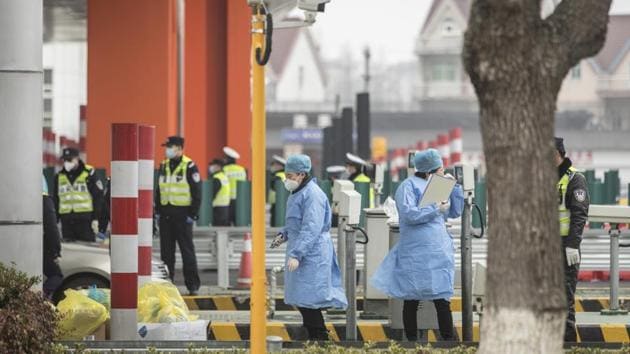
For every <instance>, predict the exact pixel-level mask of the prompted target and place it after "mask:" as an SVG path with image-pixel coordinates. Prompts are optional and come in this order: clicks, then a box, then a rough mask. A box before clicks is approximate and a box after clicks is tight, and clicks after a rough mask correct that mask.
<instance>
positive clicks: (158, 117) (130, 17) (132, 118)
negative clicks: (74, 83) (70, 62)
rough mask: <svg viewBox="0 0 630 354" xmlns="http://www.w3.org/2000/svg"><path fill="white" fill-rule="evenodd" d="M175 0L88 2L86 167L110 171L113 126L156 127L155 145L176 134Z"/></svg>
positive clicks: (158, 153)
mask: <svg viewBox="0 0 630 354" xmlns="http://www.w3.org/2000/svg"><path fill="white" fill-rule="evenodd" d="M175 5H176V4H175V0H134V1H129V0H90V2H89V6H88V19H87V25H88V105H87V106H88V108H87V109H88V112H87V114H88V116H89V117H90V124H89V125H88V137H89V138H88V142H87V150H88V156H89V158H90V163H91V164H93V165H95V166H97V167H107V168H109V162H110V159H111V148H110V142H111V136H110V131H111V123H114V122H121V123H122V122H124V123H148V124H153V125H155V126H156V149H159V150H157V154H156V157H157V160H158V161H159V160H160V159H161V158H162V156H163V154H162V153H161V150H162V148H161V147H160V146H159V144H160V143H161V142H163V140H164V138H165V137H166V136H168V135H173V134H175V133H176V129H177V111H176V110H177V91H176V89H177V81H176V80H177V76H176V75H177V70H176V68H177V67H176V63H177V61H176V60H177V55H176V54H177V51H176V26H175V24H176V7H175Z"/></svg>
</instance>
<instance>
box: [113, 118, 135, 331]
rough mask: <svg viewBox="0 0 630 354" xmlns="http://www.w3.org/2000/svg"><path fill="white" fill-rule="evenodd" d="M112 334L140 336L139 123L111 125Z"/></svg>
mask: <svg viewBox="0 0 630 354" xmlns="http://www.w3.org/2000/svg"><path fill="white" fill-rule="evenodd" d="M111 173H112V180H111V195H112V200H111V210H112V211H111V214H112V237H111V308H112V310H111V337H112V339H113V340H135V339H137V338H138V334H137V333H138V329H137V326H138V319H137V308H138V125H137V124H112V163H111Z"/></svg>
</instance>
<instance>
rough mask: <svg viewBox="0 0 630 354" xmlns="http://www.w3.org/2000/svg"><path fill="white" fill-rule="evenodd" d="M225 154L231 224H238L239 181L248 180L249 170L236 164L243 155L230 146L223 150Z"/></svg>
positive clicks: (224, 168)
mask: <svg viewBox="0 0 630 354" xmlns="http://www.w3.org/2000/svg"><path fill="white" fill-rule="evenodd" d="M223 153H224V154H225V165H224V166H223V172H225V175H226V176H227V178H228V180H229V181H230V222H232V224H236V194H237V191H236V186H237V183H238V181H246V180H247V170H246V169H245V167H243V166H241V165H239V164H237V163H236V160H238V159H239V158H240V157H241V155H240V154H239V153H238V152H237V151H236V150H234V149H232V148H231V147H229V146H226V147H224V148H223Z"/></svg>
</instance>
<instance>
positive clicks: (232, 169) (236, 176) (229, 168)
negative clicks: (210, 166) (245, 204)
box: [223, 163, 247, 200]
mask: <svg viewBox="0 0 630 354" xmlns="http://www.w3.org/2000/svg"><path fill="white" fill-rule="evenodd" d="M223 172H225V175H226V176H227V178H228V180H229V181H230V199H232V200H234V199H236V184H237V182H238V181H245V180H247V172H246V171H245V167H243V166H241V165H237V164H235V163H232V164H229V165H225V166H223Z"/></svg>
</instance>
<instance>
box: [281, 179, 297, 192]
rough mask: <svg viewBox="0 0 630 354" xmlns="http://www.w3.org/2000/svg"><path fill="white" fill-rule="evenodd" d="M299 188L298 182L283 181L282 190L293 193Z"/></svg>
mask: <svg viewBox="0 0 630 354" xmlns="http://www.w3.org/2000/svg"><path fill="white" fill-rule="evenodd" d="M299 186H300V182H298V181H294V180H292V179H288V178H287V179H285V180H284V188H286V189H287V190H288V191H289V192H293V191H294V190H296V189H297V188H298V187H299Z"/></svg>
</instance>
